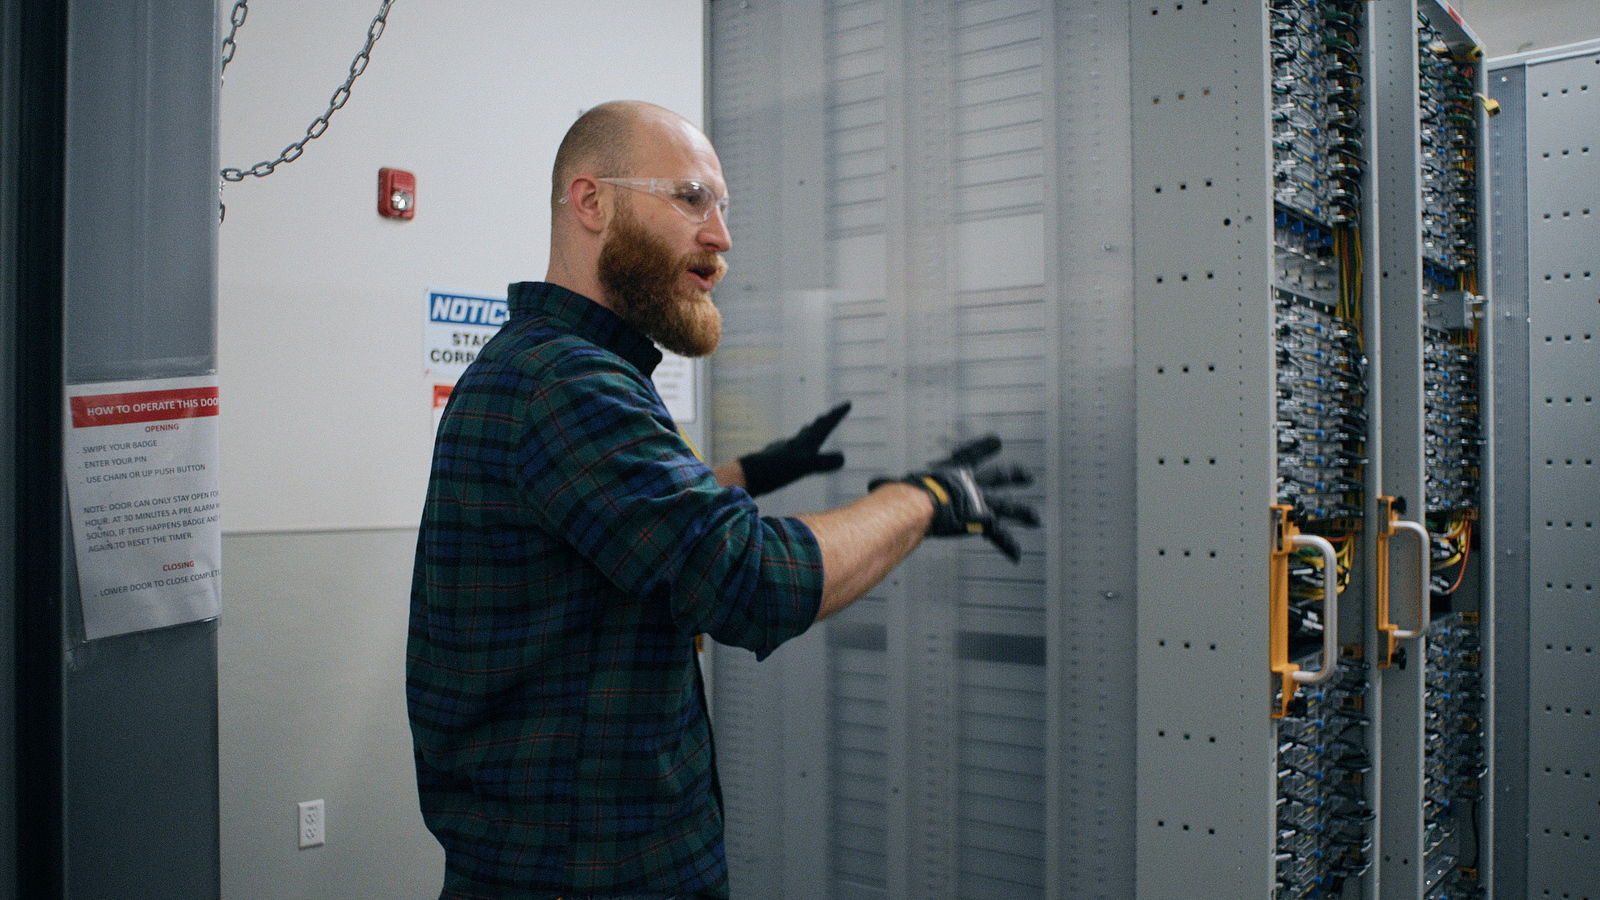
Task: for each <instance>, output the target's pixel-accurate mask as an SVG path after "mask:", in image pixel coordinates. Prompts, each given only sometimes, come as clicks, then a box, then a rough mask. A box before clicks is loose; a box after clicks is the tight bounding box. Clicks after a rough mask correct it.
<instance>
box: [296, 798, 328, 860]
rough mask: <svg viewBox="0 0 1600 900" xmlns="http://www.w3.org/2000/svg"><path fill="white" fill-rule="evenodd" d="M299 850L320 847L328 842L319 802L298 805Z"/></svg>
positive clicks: (321, 807)
mask: <svg viewBox="0 0 1600 900" xmlns="http://www.w3.org/2000/svg"><path fill="white" fill-rule="evenodd" d="M299 805H300V849H301V850H304V849H306V848H308V847H320V846H322V845H323V844H326V843H327V842H328V840H327V837H326V831H325V829H326V828H327V821H326V814H325V812H324V809H323V802H322V801H321V800H305V801H302V802H301V803H300V804H299Z"/></svg>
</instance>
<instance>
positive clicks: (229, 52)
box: [222, 0, 250, 72]
mask: <svg viewBox="0 0 1600 900" xmlns="http://www.w3.org/2000/svg"><path fill="white" fill-rule="evenodd" d="M249 2H250V0H239V2H238V3H235V4H234V5H233V15H232V17H231V18H232V20H233V27H232V28H229V29H228V36H227V37H225V38H223V39H222V71H224V72H226V71H228V63H231V62H233V51H235V50H237V49H239V45H238V44H237V43H236V42H235V41H234V39H233V36H234V35H236V34H238V33H239V26H240V25H243V24H244V18H245V16H248V15H250V7H248V6H246V5H245V4H247V3H249Z"/></svg>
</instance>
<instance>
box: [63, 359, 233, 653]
mask: <svg viewBox="0 0 1600 900" xmlns="http://www.w3.org/2000/svg"><path fill="white" fill-rule="evenodd" d="M217 421H218V407H217V380H216V377H215V376H211V375H207V376H200V377H193V378H164V379H152V380H148V381H119V382H101V383H97V384H78V385H69V386H68V388H67V422H66V426H67V427H66V441H65V446H66V460H65V466H64V471H65V474H66V480H67V500H68V503H69V505H70V506H71V509H72V530H73V545H74V547H75V549H76V552H77V562H78V582H79V588H80V590H79V593H80V596H81V597H82V598H83V626H84V633H85V636H86V637H88V638H89V639H90V640H93V639H96V638H103V637H109V636H111V635H117V634H127V633H130V632H134V631H145V630H148V629H152V628H164V627H167V626H169V625H179V624H183V623H185V622H198V621H202V620H205V619H211V618H215V617H216V616H217V614H218V612H219V610H220V608H221V597H222V590H221V584H220V581H221V569H222V524H221V514H220V504H219V502H218V486H219V483H220V480H219V478H218V472H217V458H218V431H217Z"/></svg>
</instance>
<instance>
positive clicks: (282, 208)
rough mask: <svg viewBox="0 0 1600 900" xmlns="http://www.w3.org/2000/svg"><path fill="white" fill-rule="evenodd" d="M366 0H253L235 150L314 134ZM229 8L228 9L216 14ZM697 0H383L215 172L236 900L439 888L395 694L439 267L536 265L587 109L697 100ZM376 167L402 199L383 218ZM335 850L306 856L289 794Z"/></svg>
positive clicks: (228, 776) (282, 117) (511, 276)
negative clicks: (367, 48)
mask: <svg viewBox="0 0 1600 900" xmlns="http://www.w3.org/2000/svg"><path fill="white" fill-rule="evenodd" d="M378 6H379V4H378V3H377V2H376V0H371V2H369V0H359V2H358V0H316V2H313V0H280V2H275V3H261V4H252V5H251V6H250V10H249V14H248V17H247V19H246V21H245V24H244V26H243V27H242V28H241V29H240V30H239V33H238V36H237V40H238V50H237V53H236V55H235V57H234V59H233V61H232V63H231V64H230V65H229V66H228V69H227V72H226V74H225V83H224V87H223V90H222V134H221V148H222V165H223V166H233V167H238V168H241V169H248V168H249V167H251V166H252V165H254V164H255V163H257V162H258V161H263V160H271V159H273V158H275V157H276V156H277V155H278V153H279V152H280V151H281V150H282V148H283V147H284V146H285V145H287V144H289V143H291V142H293V141H295V140H298V139H299V138H300V137H302V136H303V135H304V134H305V130H306V127H307V126H308V125H309V124H310V123H311V122H312V120H313V119H315V118H316V117H317V116H318V115H320V114H321V113H322V112H324V111H325V110H326V108H327V105H328V98H329V96H330V95H331V94H332V93H333V92H334V89H335V88H337V87H338V86H339V84H340V83H341V82H343V80H344V78H345V77H346V75H347V73H348V71H349V67H350V63H351V59H352V58H353V57H354V56H355V54H356V52H357V51H358V50H359V49H360V48H361V45H362V43H363V41H364V40H365V35H366V33H367V29H368V25H369V23H370V22H371V21H372V16H373V15H374V13H375V12H376V11H377V9H378ZM231 8H232V4H231V3H228V2H222V3H220V4H219V10H218V12H219V15H220V16H221V17H222V19H223V22H224V32H225V31H226V28H227V22H228V16H229V13H230V10H231ZM702 20H703V7H702V4H701V2H700V0H667V2H662V0H607V2H603V3H596V4H574V3H565V2H555V0H541V2H515V0H498V2H475V3H470V4H446V3H441V2H434V3H426V2H409V0H408V2H401V3H396V4H394V6H393V8H392V10H391V12H390V15H389V18H388V22H387V25H386V27H385V29H384V32H383V35H382V37H381V38H380V39H379V41H378V43H377V45H376V47H375V48H374V50H373V53H372V58H371V62H370V64H369V66H368V68H367V69H366V71H365V73H364V74H363V75H361V77H360V78H359V79H358V80H357V81H356V83H355V85H354V87H353V88H352V91H351V96H350V99H349V102H348V104H347V105H346V106H345V107H344V108H343V109H342V110H340V111H339V112H337V113H335V114H334V115H333V117H332V118H331V120H330V123H329V126H328V129H327V131H326V133H325V134H323V136H322V137H320V138H318V139H316V140H313V141H311V142H310V143H308V144H307V146H306V150H305V153H304V155H303V156H302V157H301V158H300V159H298V160H296V161H295V162H293V163H290V164H286V165H284V166H281V167H279V168H278V169H277V170H276V171H275V172H274V173H273V174H272V175H270V176H268V177H266V178H260V179H256V178H251V179H247V180H246V181H244V182H241V183H238V184H228V185H227V186H226V189H225V190H224V192H223V201H224V202H225V204H226V207H227V218H226V220H225V222H224V223H223V225H222V229H221V231H222V234H221V250H220V264H219V325H218V329H219V355H220V363H219V369H220V378H221V384H222V396H223V404H224V410H225V411H224V425H223V438H222V440H223V444H222V459H223V467H222V468H223V475H222V478H223V483H222V492H223V504H224V511H225V513H226V516H225V519H224V528H225V536H224V546H223V553H224V576H223V577H224V599H223V611H222V618H221V624H220V630H219V638H218V640H219V649H218V657H219V668H220V675H219V679H220V685H219V693H220V709H221V711H220V718H219V727H220V745H221V782H222V806H221V829H222V877H223V896H224V897H226V898H228V900H255V898H260V900H268V898H271V900H287V898H307V900H311V898H315V900H356V898H385V900H390V898H394V900H399V898H422V897H434V896H437V893H438V889H439V883H440V878H441V873H442V865H443V853H442V852H441V851H440V849H439V846H438V844H437V843H435V842H434V840H433V838H432V836H431V835H429V834H428V833H427V831H426V830H425V829H424V828H423V827H422V822H421V817H420V816H419V815H418V813H417V809H416V791H415V788H414V786H413V783H412V773H411V748H410V736H409V732H408V730H407V726H406V720H405V706H404V693H403V675H404V640H405V617H406V604H407V596H408V589H409V583H410V568H411V553H412V548H413V545H414V542H415V528H416V522H417V519H418V516H419V514H420V511H421V502H422V495H423V490H424V487H425V485H426V479H427V467H428V457H429V452H430V449H431V446H432V436H433V413H432V384H433V379H431V378H429V377H425V376H424V373H423V352H422V347H423V321H424V315H423V309H424V300H425V297H426V291H427V289H428V288H448V289H452V290H461V291H468V292H474V293H481V294H483V295H501V296H503V294H501V292H503V291H504V290H505V285H506V284H507V283H508V282H511V281H516V280H523V279H530V278H533V279H536V278H541V277H543V275H544V269H545V262H546V260H545V253H546V243H547V238H548V226H549V213H548V200H547V197H548V194H549V178H550V175H549V167H550V162H551V160H552V157H553V156H554V153H555V148H556V145H557V143H558V141H559V140H560V137H561V135H562V134H563V133H564V132H565V130H566V128H567V126H568V125H569V124H570V123H571V121H572V120H573V118H575V117H576V115H577V113H578V112H579V111H580V110H581V109H583V108H586V107H589V106H592V105H594V104H595V103H597V102H600V101H603V100H608V99H613V98H617V97H637V98H640V99H645V100H650V101H654V102H657V103H660V104H662V105H664V106H667V107H670V108H672V109H676V110H678V111H680V112H682V113H683V114H685V115H687V116H689V117H690V118H691V119H695V120H698V119H699V118H700V114H701V105H702V94H703V77H702V72H703V68H704V56H703V51H702V33H703V28H702ZM382 166H392V167H398V168H403V169H407V170H409V171H412V172H414V173H415V174H416V177H417V207H416V210H417V212H416V217H415V218H414V219H412V220H411V221H405V222H402V221H395V220H388V219H382V218H380V217H379V216H378V214H377V212H376V209H375V205H376V199H377V177H378V175H377V173H378V169H379V168H380V167H382ZM312 799H323V800H325V801H326V810H327V844H326V845H325V846H323V847H318V848H313V849H307V850H300V849H298V844H297V840H296V813H297V808H296V803H297V801H302V800H312Z"/></svg>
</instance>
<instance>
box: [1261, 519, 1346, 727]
mask: <svg viewBox="0 0 1600 900" xmlns="http://www.w3.org/2000/svg"><path fill="white" fill-rule="evenodd" d="M1272 512H1273V519H1272V559H1271V573H1270V575H1271V578H1270V580H1271V588H1270V592H1269V593H1270V598H1269V611H1268V615H1269V616H1270V620H1269V624H1268V628H1267V639H1268V642H1269V644H1270V647H1269V650H1268V657H1269V660H1270V663H1271V666H1272V672H1273V674H1274V675H1275V676H1277V677H1278V678H1279V686H1278V702H1277V703H1276V704H1274V705H1273V709H1272V718H1274V719H1281V718H1283V717H1284V716H1286V715H1288V714H1289V703H1290V702H1291V701H1293V700H1294V697H1295V694H1296V693H1298V692H1299V690H1300V685H1302V684H1320V683H1322V682H1324V681H1327V680H1328V679H1330V678H1332V677H1333V673H1334V672H1335V671H1336V670H1337V668H1338V665H1339V570H1338V555H1337V553H1336V552H1335V551H1334V549H1333V544H1332V543H1330V542H1329V541H1328V539H1327V538H1323V537H1318V536H1316V535H1314V534H1301V533H1300V529H1299V528H1297V527H1295V525H1294V523H1293V522H1291V521H1289V513H1290V508H1289V507H1288V506H1283V505H1275V506H1273V507H1272ZM1302 547H1315V548H1317V550H1318V551H1319V552H1320V553H1321V554H1322V615H1323V620H1324V621H1323V625H1322V666H1321V667H1320V668H1318V669H1315V670H1312V671H1306V670H1305V669H1302V668H1300V666H1299V664H1298V663H1293V662H1290V661H1289V559H1290V557H1292V556H1294V554H1295V553H1296V552H1297V551H1299V550H1300V548H1302Z"/></svg>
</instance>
